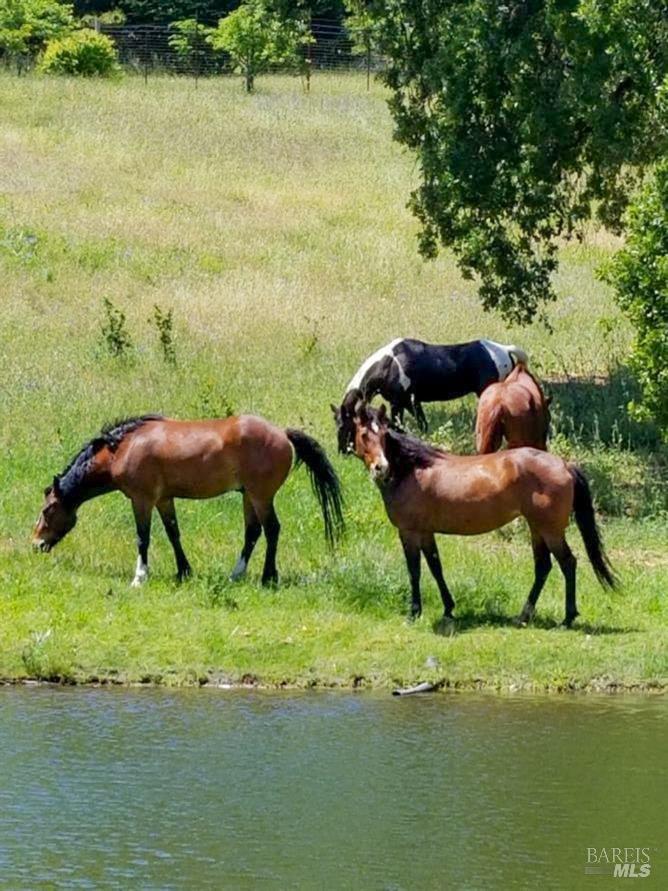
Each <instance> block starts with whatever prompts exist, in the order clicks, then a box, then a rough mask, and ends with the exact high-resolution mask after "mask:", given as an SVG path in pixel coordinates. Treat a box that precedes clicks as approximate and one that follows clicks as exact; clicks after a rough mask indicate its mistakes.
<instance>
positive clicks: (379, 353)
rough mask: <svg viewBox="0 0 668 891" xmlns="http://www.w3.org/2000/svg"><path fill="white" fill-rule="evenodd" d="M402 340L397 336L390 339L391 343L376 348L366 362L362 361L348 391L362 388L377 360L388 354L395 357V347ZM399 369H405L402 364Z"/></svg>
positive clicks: (392, 357)
mask: <svg viewBox="0 0 668 891" xmlns="http://www.w3.org/2000/svg"><path fill="white" fill-rule="evenodd" d="M402 340H403V338H402V337H397V338H396V339H395V340H392V341H390V343H388V344H386V345H385V346H384V347H381V348H380V349H379V350H376V352H375V353H373V354H372V355H371V356H369V358H368V359H365V360H364V362H362V364H361V365H360V367H359V368H358V369H357V371H356V373H355V376H354V377H353V378H352V380H351V381H350V383H349V384H348V386H347V388H346V393H349V392H350V391H351V390H361V389H362V386H361V385H362V381H363V380H364V376H365V375H366V373H367V372H368V371H369V370H370V369H371V368H372V367H373V366H374V365H375V364H376V363H377V362H380V360H381V359H384V358H385V357H386V356H389V357H390V358H391V359H394V358H395V356H394V348H395V346H396V345H397V344H398V343H401V341H402ZM399 370H400V372H402V373H403V369H402V368H401V366H399ZM409 384H410V382H409Z"/></svg>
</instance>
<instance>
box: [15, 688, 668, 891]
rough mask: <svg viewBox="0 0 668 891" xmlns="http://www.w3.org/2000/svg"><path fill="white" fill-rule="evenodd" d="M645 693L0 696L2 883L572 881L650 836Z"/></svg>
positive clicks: (654, 783)
mask: <svg viewBox="0 0 668 891" xmlns="http://www.w3.org/2000/svg"><path fill="white" fill-rule="evenodd" d="M667 720H668V701H666V700H665V699H660V698H646V699H633V698H612V697H608V698H603V697H602V698H596V697H582V698H576V697H562V698H556V697H555V698H528V697H521V698H517V699H508V698H501V697H493V696H480V697H476V696H445V695H436V696H426V697H419V698H418V697H413V698H406V699H400V700H397V699H393V698H391V697H389V696H384V695H366V694H364V695H353V694H335V693H332V694H327V693H318V694H313V693H312V694H265V693H257V692H253V693H242V692H225V693H221V692H220V691H209V690H201V691H179V692H168V691H155V690H138V691H131V692H128V691H117V690H54V689H4V690H0V752H1V753H2V757H1V758H0V888H11V889H17V888H26V889H28V888H31V889H32V888H39V887H44V888H46V887H49V888H102V887H104V888H128V887H132V888H138V887H143V888H263V887H266V888H281V889H283V888H290V887H294V888H327V889H329V888H365V889H366V888H379V889H380V888H383V889H384V888H387V889H416V888H419V889H421V888H425V889H429V888H445V887H465V888H490V887H493V888H496V887H499V888H506V887H529V886H531V887H533V885H535V884H536V882H538V881H540V883H541V884H542V885H544V886H545V887H548V888H549V887H554V888H558V887H569V888H575V887H583V888H587V887H589V886H590V884H591V883H592V882H595V881H598V882H600V881H604V883H605V880H601V879H598V878H597V879H593V878H591V877H586V876H584V871H583V868H584V862H585V857H586V848H587V847H588V846H596V845H597V846H602V845H609V846H612V845H622V846H625V845H626V846H635V845H638V846H641V847H652V848H653V850H654V853H653V857H652V861H653V866H652V869H653V876H656V877H657V878H658V877H659V876H660V875H661V874H663V876H664V878H665V876H666V874H667V873H666V867H667V866H668V864H666V861H665V860H664V861H662V860H661V857H662V856H663V855H662V852H661V850H660V845H661V841H662V827H663V825H664V819H663V812H664V803H665V801H666V792H667V791H668V789H667V788H666V771H665V767H666V764H665V760H666V759H665V751H664V749H665V730H666V724H667Z"/></svg>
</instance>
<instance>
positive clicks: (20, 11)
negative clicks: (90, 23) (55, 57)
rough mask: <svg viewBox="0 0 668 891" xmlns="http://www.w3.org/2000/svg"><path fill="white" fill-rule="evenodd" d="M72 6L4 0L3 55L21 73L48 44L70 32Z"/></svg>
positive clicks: (0, 8)
mask: <svg viewBox="0 0 668 891" xmlns="http://www.w3.org/2000/svg"><path fill="white" fill-rule="evenodd" d="M73 25H74V18H73V14H72V5H71V4H69V3H60V2H58V0H1V2H0V55H1V56H2V57H3V58H4V59H5V60H6V61H7V62H11V63H13V64H15V65H16V68H17V70H18V72H19V73H20V72H21V71H22V70H23V69H24V68H26V67H27V66H28V65H29V64H31V63H32V61H33V60H34V59H35V58H36V56H37V55H38V54H39V53H40V52H41V51H42V50H43V49H44V47H45V45H46V43H47V41H49V40H52V39H53V38H55V37H62V36H63V35H64V34H67V33H69V31H71V29H72V27H73Z"/></svg>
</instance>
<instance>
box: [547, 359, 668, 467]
mask: <svg viewBox="0 0 668 891" xmlns="http://www.w3.org/2000/svg"><path fill="white" fill-rule="evenodd" d="M543 383H544V388H545V391H546V393H547V394H548V395H549V396H552V405H551V412H552V432H553V433H561V434H562V435H564V436H566V437H568V438H569V439H572V440H574V441H575V442H578V443H581V444H582V445H585V446H601V445H603V446H612V447H614V448H621V449H626V450H628V451H646V450H647V451H652V452H654V451H656V450H659V449H661V448H662V443H661V435H660V433H659V430H658V428H657V427H656V426H655V425H654V424H651V423H649V422H643V421H637V420H636V419H635V418H633V417H632V416H631V415H630V413H629V410H628V405H629V403H630V402H633V401H636V402H637V401H638V400H639V399H640V397H641V391H640V387H639V385H638V382H637V381H636V379H635V378H634V376H633V375H632V374H631V372H630V371H629V369H628V368H625V367H623V366H620V367H618V368H616V369H615V370H614V371H612V372H611V374H610V375H608V376H603V375H587V376H577V377H576V376H566V375H564V376H563V377H553V378H547V379H546V380H545V381H544V382H543Z"/></svg>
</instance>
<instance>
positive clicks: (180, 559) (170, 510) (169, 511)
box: [156, 498, 191, 582]
mask: <svg viewBox="0 0 668 891" xmlns="http://www.w3.org/2000/svg"><path fill="white" fill-rule="evenodd" d="M156 506H157V508H158V513H159V514H160V519H161V520H162V525H163V526H164V527H165V532H166V533H167V538H168V539H169V543H170V544H171V546H172V549H173V550H174V557H175V558H176V577H177V579H178V580H179V581H180V582H182V581H183V579H185V578H188V576H189V575H190V573H191V568H190V563H188V558H187V557H186V555H185V553H184V551H183V548H182V547H181V533H180V532H179V523H178V520H177V519H176V508H175V507H174V499H173V498H163V499H162V501H159V502H158V504H157V505H156Z"/></svg>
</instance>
